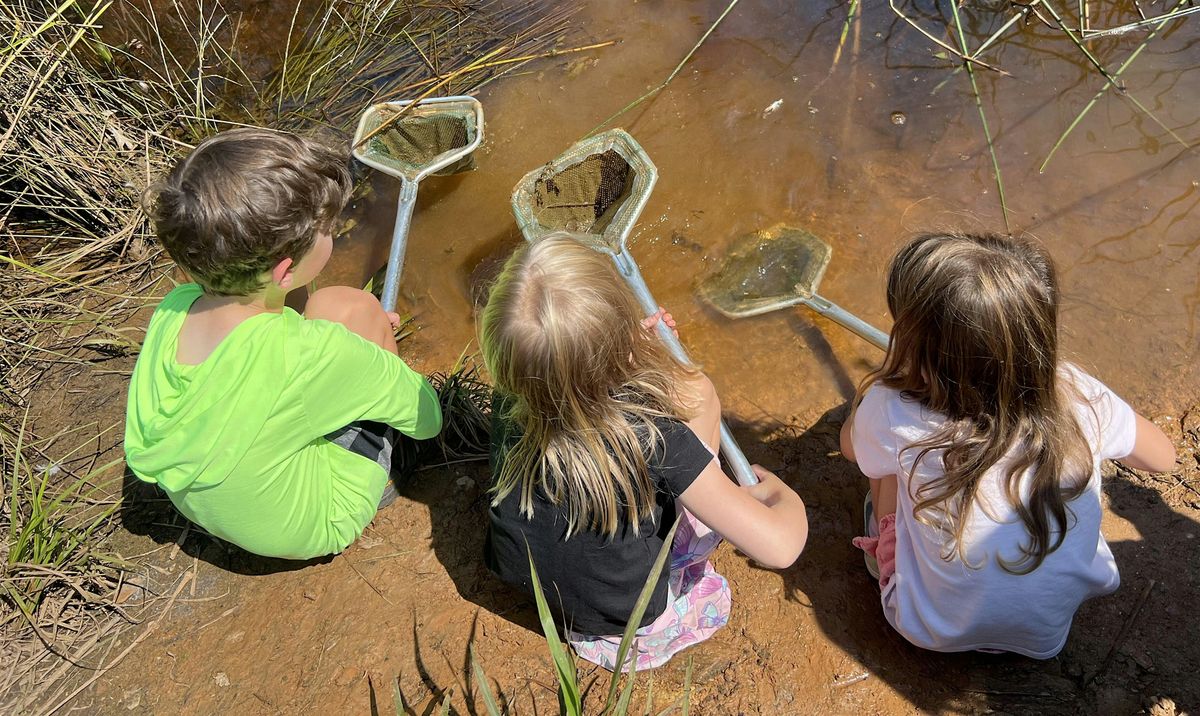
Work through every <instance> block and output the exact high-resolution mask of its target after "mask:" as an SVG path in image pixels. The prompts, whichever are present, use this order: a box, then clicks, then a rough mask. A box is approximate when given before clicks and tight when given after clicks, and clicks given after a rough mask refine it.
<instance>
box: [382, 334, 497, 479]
mask: <svg viewBox="0 0 1200 716" xmlns="http://www.w3.org/2000/svg"><path fill="white" fill-rule="evenodd" d="M427 379H428V380H429V384H430V385H431V386H433V389H434V390H435V391H437V394H438V403H439V404H440V406H441V409H442V430H441V432H440V433H438V434H437V436H435V437H432V438H429V439H428V440H420V441H418V440H413V439H412V438H410V437H408V436H406V435H401V436H400V438H399V442H398V444H397V445H396V450H397V455H398V456H399V457H398V459H397V461H396V464H397V465H398V466H399V467H398V469H399V471H400V472H401V474H402V477H403V478H407V477H408V476H410V475H411V474H412V473H413V472H417V471H421V470H432V469H434V468H439V467H446V466H448V465H453V464H456V463H461V462H475V461H479V460H485V459H487V457H488V451H489V447H490V442H491V434H492V386H491V385H489V384H488V383H487V382H486V381H484V380H483V378H482V377H481V376H480V375H479V365H478V364H477V363H476V362H475V359H474V357H473V356H470V355H467V353H466V352H465V351H464V352H463V354H462V355H461V356H459V358H458V360H457V361H456V362H455V364H454V366H453V367H452V368H450V370H447V371H438V372H436V373H432V374H430V375H429V376H427Z"/></svg>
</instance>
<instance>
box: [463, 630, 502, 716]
mask: <svg viewBox="0 0 1200 716" xmlns="http://www.w3.org/2000/svg"><path fill="white" fill-rule="evenodd" d="M467 650H468V651H469V652H470V653H471V668H472V669H473V670H474V672H475V681H476V682H478V683H479V690H480V692H482V693H483V705H484V706H485V707H487V712H488V715H489V716H500V707H499V706H498V705H496V695H495V694H494V693H492V685H491V684H490V683H488V677H487V674H485V673H484V672H483V665H481V664H480V663H479V657H478V656H477V655H476V654H475V645H474V644H470V645H468V646H467Z"/></svg>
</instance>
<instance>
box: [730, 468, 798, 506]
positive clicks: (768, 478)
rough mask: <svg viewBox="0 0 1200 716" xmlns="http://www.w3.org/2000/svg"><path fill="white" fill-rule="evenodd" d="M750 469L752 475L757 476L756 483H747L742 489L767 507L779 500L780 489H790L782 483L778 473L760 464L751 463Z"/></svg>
mask: <svg viewBox="0 0 1200 716" xmlns="http://www.w3.org/2000/svg"><path fill="white" fill-rule="evenodd" d="M750 469H751V470H753V471H754V475H755V476H756V477H757V478H758V484H757V485H749V486H747V487H743V488H742V489H744V490H745V491H746V492H748V493H750V496H751V497H753V498H754V499H756V500H758V501H759V502H761V503H763V504H764V505H766V506H767V507H771V506H772V505H774V504H775V503H777V502H779V497H780V495H781V494H782V493H781V492H780V491H781V490H789V491H790V488H789V487H788V486H787V485H785V484H784V483H783V480H780V479H779V476H778V475H776V474H775V473H773V472H771V471H770V470H768V469H767V468H765V467H763V466H762V465H751V466H750Z"/></svg>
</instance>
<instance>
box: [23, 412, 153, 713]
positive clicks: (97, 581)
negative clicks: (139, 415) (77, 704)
mask: <svg viewBox="0 0 1200 716" xmlns="http://www.w3.org/2000/svg"><path fill="white" fill-rule="evenodd" d="M91 442H92V441H91V440H90V439H88V440H86V441H85V443H88V444H90V443H91ZM45 444H46V441H37V440H32V439H31V438H30V436H29V435H28V434H27V432H26V425H25V423H22V424H21V425H20V426H19V427H13V426H9V425H4V426H0V498H2V502H3V504H2V506H0V533H3V535H4V543H3V545H2V546H0V711H3V712H5V713H35V712H38V711H39V710H40V709H42V708H44V707H45V705H46V704H47V703H49V702H50V701H52V700H54V699H56V698H57V697H58V696H60V695H61V691H62V689H63V686H62V684H61V679H60V678H59V677H61V676H63V675H64V673H65V672H66V671H68V670H69V669H70V668H71V667H72V666H73V665H85V666H93V664H94V663H95V662H96V661H97V658H96V656H95V655H96V654H97V653H98V652H99V651H100V650H101V648H102V647H103V646H105V645H106V644H107V645H108V646H110V647H111V645H112V642H113V640H114V639H115V638H116V637H117V636H119V635H120V633H121V632H122V631H123V627H125V626H128V625H129V624H132V623H133V621H134V619H133V617H131V616H129V615H128V614H127V613H126V611H125V609H124V608H123V607H122V605H121V604H119V603H118V601H119V595H120V594H121V586H122V584H123V582H124V580H125V575H126V571H127V569H128V568H129V565H128V564H127V563H126V562H125V561H124V560H122V559H121V558H119V557H117V556H116V555H113V554H110V553H108V552H106V551H104V550H102V549H100V548H98V547H97V544H96V543H97V542H99V541H100V540H101V539H102V538H103V537H104V536H105V535H106V534H107V533H108V532H109V531H110V530H111V528H112V526H113V518H114V514H115V512H116V510H117V507H118V504H119V502H118V499H117V498H116V497H115V496H114V493H118V492H119V488H118V489H114V486H115V485H116V484H119V481H120V479H121V471H120V470H119V469H115V468H117V466H118V465H119V463H120V460H113V461H110V462H108V463H106V464H102V465H96V464H95V463H96V460H95V457H96V456H94V455H91V456H89V455H86V454H84V455H80V454H79V452H80V449H79V448H76V449H75V450H71V451H69V452H67V453H66V454H64V455H60V456H59V457H58V458H57V459H50V458H49V457H48V456H47V452H46V449H45ZM93 668H94V667H93Z"/></svg>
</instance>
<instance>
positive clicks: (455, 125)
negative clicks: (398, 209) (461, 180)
mask: <svg viewBox="0 0 1200 716" xmlns="http://www.w3.org/2000/svg"><path fill="white" fill-rule="evenodd" d="M388 116H390V115H388V114H387V113H384V116H381V117H380V122H376V123H375V126H376V127H377V126H379V124H380V123H382V122H383V121H386V120H387V117H388ZM474 124H475V122H474V116H473V115H471V114H466V113H462V112H455V111H439V112H436V113H435V112H429V113H418V112H417V111H414V112H413V113H411V114H409V115H407V116H405V117H403V118H402V119H400V120H399V121H398V122H396V123H395V124H393V125H392V126H391V127H389V128H388V129H385V130H384V131H383V132H381V133H379V134H378V135H376V136H375V137H373V138H372V139H371V140H370V141H369V142H368V143H367V151H368V152H369V153H370V155H371V157H372V158H373V159H375V160H376V161H381V162H384V163H387V164H389V165H392V166H395V167H397V168H398V169H400V170H401V171H404V172H406V173H415V172H418V171H420V170H421V169H422V168H424V167H426V166H428V165H429V164H431V163H433V161H434V160H436V159H437V158H438V157H440V156H441V155H443V154H445V153H446V152H452V151H454V150H456V149H462V148H463V147H465V146H467V145H468V144H470V143H471V140H472V139H473V136H474V129H475V128H474ZM472 162H473V157H472V156H467V157H463V158H462V159H460V160H459V161H458V162H456V163H455V164H452V165H451V166H449V167H446V168H445V169H442V170H441V171H439V172H438V173H439V174H450V173H454V172H456V171H463V170H465V169H469V168H470V167H471V166H472Z"/></svg>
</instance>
